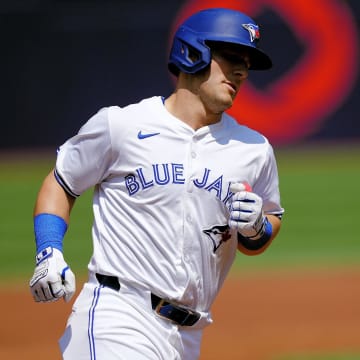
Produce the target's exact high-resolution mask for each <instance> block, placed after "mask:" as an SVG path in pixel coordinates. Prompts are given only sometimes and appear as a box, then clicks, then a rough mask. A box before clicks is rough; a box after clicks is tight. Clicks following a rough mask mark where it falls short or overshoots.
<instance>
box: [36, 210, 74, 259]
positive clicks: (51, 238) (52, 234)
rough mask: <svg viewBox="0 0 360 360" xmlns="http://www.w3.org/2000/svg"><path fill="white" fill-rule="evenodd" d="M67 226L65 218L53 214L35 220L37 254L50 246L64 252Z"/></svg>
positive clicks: (43, 215) (42, 215)
mask: <svg viewBox="0 0 360 360" xmlns="http://www.w3.org/2000/svg"><path fill="white" fill-rule="evenodd" d="M66 230H67V224H66V222H65V220H64V219H63V218H61V217H60V216H57V215H53V214H39V215H36V216H35V218H34V232H35V242H36V253H39V252H40V251H42V250H44V249H45V248H47V247H48V246H50V247H52V248H55V249H58V250H60V251H61V252H62V251H63V239H64V236H65V233H66Z"/></svg>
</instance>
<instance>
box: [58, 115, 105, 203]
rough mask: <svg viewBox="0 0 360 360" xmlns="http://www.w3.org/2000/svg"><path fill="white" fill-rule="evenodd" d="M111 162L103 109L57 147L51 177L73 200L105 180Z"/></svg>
mask: <svg viewBox="0 0 360 360" xmlns="http://www.w3.org/2000/svg"><path fill="white" fill-rule="evenodd" d="M111 159H112V146H111V137H110V131H109V121H108V108H103V109H101V110H100V111H99V112H98V113H97V114H95V115H94V116H93V117H92V118H90V119H89V120H88V122H87V123H85V124H84V125H83V126H82V127H81V129H80V130H79V132H78V133H77V135H75V136H73V137H72V138H70V139H69V140H67V141H66V142H65V143H64V144H63V145H62V146H60V148H59V150H58V154H57V160H56V168H55V177H56V179H57V181H58V182H59V183H60V185H61V186H62V187H63V188H64V190H65V191H66V192H67V193H69V194H70V195H71V196H74V197H77V196H79V195H81V194H82V193H83V192H84V191H86V190H87V189H89V188H91V187H93V186H94V185H96V184H98V183H99V182H101V180H103V179H104V178H106V177H107V175H108V169H109V166H110V163H111Z"/></svg>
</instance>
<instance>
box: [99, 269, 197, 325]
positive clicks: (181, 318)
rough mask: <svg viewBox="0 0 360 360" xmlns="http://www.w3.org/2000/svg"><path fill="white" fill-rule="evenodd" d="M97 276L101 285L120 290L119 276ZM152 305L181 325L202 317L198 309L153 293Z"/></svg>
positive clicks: (189, 323) (191, 322) (161, 314)
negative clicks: (189, 307) (192, 308)
mask: <svg viewBox="0 0 360 360" xmlns="http://www.w3.org/2000/svg"><path fill="white" fill-rule="evenodd" d="M96 278H97V280H98V282H99V284H100V285H102V286H105V287H108V288H110V289H113V290H115V291H119V290H120V283H119V279H118V278H117V277H115V276H108V275H102V274H96ZM151 306H152V309H153V310H154V311H155V312H156V313H157V314H158V315H159V316H161V317H163V318H166V319H168V320H171V321H173V322H175V323H176V324H178V325H180V326H192V325H194V324H195V323H196V322H197V321H198V320H199V319H200V316H201V315H200V314H199V313H198V312H196V311H193V310H190V309H187V308H185V307H183V306H179V305H176V304H173V303H171V302H169V301H168V300H165V299H162V298H160V297H159V296H157V295H155V294H151Z"/></svg>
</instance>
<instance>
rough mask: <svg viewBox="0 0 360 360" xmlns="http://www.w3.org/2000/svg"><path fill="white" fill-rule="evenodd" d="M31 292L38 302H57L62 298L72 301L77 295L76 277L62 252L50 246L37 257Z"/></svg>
mask: <svg viewBox="0 0 360 360" xmlns="http://www.w3.org/2000/svg"><path fill="white" fill-rule="evenodd" d="M30 290H31V293H32V296H33V298H34V300H35V301H36V302H50V301H56V300H59V299H60V298H62V297H63V298H64V300H65V301H66V302H68V301H70V299H71V298H72V296H73V295H74V293H75V275H74V274H73V272H72V271H71V270H70V268H69V266H68V265H67V263H66V262H65V260H64V257H63V254H62V252H61V251H60V250H58V249H55V248H52V247H50V246H49V247H47V248H46V249H44V250H43V251H41V252H39V253H38V254H37V255H36V267H35V271H34V275H33V277H32V278H31V280H30Z"/></svg>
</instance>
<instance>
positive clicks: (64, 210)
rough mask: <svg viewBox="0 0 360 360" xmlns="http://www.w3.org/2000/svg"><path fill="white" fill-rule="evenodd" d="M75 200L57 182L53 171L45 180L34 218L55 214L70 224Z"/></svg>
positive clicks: (36, 204)
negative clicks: (40, 215)
mask: <svg viewBox="0 0 360 360" xmlns="http://www.w3.org/2000/svg"><path fill="white" fill-rule="evenodd" d="M74 203H75V198H73V197H71V196H70V195H68V194H67V193H66V192H65V191H64V189H63V188H62V187H61V186H60V185H59V183H58V182H57V181H56V179H55V176H54V173H53V171H51V172H50V173H49V174H48V176H47V177H46V178H45V180H44V182H43V184H42V186H41V188H40V191H39V194H38V196H37V199H36V203H35V208H34V216H36V215H38V214H42V213H47V214H54V215H57V216H59V217H61V218H63V219H64V220H65V221H66V223H68V222H69V219H70V212H71V209H72V207H73V205H74Z"/></svg>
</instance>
